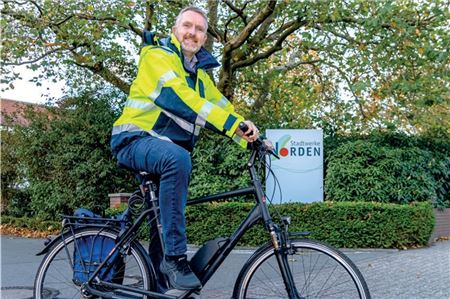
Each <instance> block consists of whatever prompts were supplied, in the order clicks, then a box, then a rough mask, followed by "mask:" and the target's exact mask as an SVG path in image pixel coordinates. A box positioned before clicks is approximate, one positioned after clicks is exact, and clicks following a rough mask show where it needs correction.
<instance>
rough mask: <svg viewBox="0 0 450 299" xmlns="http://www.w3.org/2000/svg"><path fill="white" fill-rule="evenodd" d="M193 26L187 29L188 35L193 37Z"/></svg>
mask: <svg viewBox="0 0 450 299" xmlns="http://www.w3.org/2000/svg"><path fill="white" fill-rule="evenodd" d="M195 31H196V30H195V26H191V27H189V30H188V33H189V34H190V35H195Z"/></svg>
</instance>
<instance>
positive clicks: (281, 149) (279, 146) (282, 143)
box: [275, 135, 292, 157]
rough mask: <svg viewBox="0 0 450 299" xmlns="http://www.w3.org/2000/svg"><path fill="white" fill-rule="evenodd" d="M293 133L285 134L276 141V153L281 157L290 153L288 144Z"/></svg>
mask: <svg viewBox="0 0 450 299" xmlns="http://www.w3.org/2000/svg"><path fill="white" fill-rule="evenodd" d="M291 139H292V137H291V135H284V136H283V137H281V138H280V139H278V141H277V142H275V153H276V154H278V155H279V156H281V157H286V156H288V155H289V149H288V148H287V144H288V142H289V140H291Z"/></svg>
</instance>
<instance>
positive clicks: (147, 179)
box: [139, 171, 164, 252]
mask: <svg viewBox="0 0 450 299" xmlns="http://www.w3.org/2000/svg"><path fill="white" fill-rule="evenodd" d="M139 175H141V176H142V177H143V180H142V184H141V186H140V187H141V189H142V190H141V191H142V193H143V194H144V198H145V200H146V201H147V204H148V207H147V208H148V209H153V212H151V213H150V219H154V221H152V222H151V223H150V229H151V230H155V231H156V232H157V234H158V236H159V240H160V242H159V244H160V248H161V252H164V244H163V242H162V239H163V238H162V233H163V231H162V224H161V220H160V218H159V200H158V196H157V192H158V185H157V184H156V183H155V182H154V181H153V179H152V175H151V174H149V173H147V172H144V171H141V172H139Z"/></svg>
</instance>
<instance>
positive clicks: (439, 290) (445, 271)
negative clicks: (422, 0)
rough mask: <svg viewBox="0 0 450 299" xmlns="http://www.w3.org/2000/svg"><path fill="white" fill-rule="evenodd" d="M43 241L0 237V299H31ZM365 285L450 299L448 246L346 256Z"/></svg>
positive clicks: (232, 275) (215, 293) (218, 280)
mask: <svg viewBox="0 0 450 299" xmlns="http://www.w3.org/2000/svg"><path fill="white" fill-rule="evenodd" d="M43 241H44V240H42V239H26V238H17V237H11V236H0V242H1V277H0V280H1V296H0V297H1V298H2V299H3V298H4V299H19V298H20V299H23V298H31V297H32V285H33V281H34V276H35V274H36V271H37V268H38V266H39V263H40V261H41V259H42V257H39V256H36V255H35V254H36V253H37V252H38V251H39V250H40V249H41V248H42V246H43ZM252 252H253V250H236V251H233V253H232V254H231V255H230V256H229V257H228V258H227V260H226V261H225V262H224V264H223V266H222V267H221V268H220V269H219V271H218V272H217V273H216V274H214V276H213V277H212V278H211V280H210V281H209V282H208V283H207V284H206V285H205V286H204V288H203V290H202V295H201V297H202V298H218V299H220V298H230V297H231V293H232V289H233V285H234V282H235V280H236V277H237V275H238V272H239V269H240V268H241V267H242V265H243V264H244V263H245V261H246V260H247V259H248V257H249V256H250V255H251V253H252ZM344 252H345V253H346V254H347V255H348V256H349V257H350V258H351V259H352V260H353V261H354V262H355V263H356V264H357V266H358V267H359V269H360V270H361V272H362V273H363V275H364V277H365V278H366V280H367V283H368V285H369V289H370V291H371V294H372V298H383V299H386V298H387V299H389V298H396V299H398V298H400V299H401V298H405V299H412V298H426V299H433V298H436V299H442V298H449V299H450V241H440V242H437V243H434V244H433V245H432V246H430V247H425V248H420V249H411V250H401V251H399V250H380V249H374V250H344Z"/></svg>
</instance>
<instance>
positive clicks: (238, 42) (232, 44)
mask: <svg viewBox="0 0 450 299" xmlns="http://www.w3.org/2000/svg"><path fill="white" fill-rule="evenodd" d="M276 4H277V1H276V0H269V1H268V2H267V4H266V6H265V7H264V8H263V9H262V10H260V11H259V12H258V13H257V14H256V15H255V16H254V17H253V18H252V19H251V20H250V22H249V23H248V24H247V25H246V26H245V27H244V29H242V31H241V33H240V34H239V35H238V36H237V37H235V38H234V39H233V40H231V41H229V42H228V43H227V45H225V49H224V51H232V50H234V49H237V48H239V47H240V46H242V44H244V43H245V41H246V40H247V39H248V37H249V36H250V35H251V34H252V32H253V31H254V30H255V29H256V28H257V27H258V26H259V25H261V23H263V22H264V20H265V19H266V18H268V17H269V16H270V15H271V14H272V13H273V11H274V9H275V6H276Z"/></svg>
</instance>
